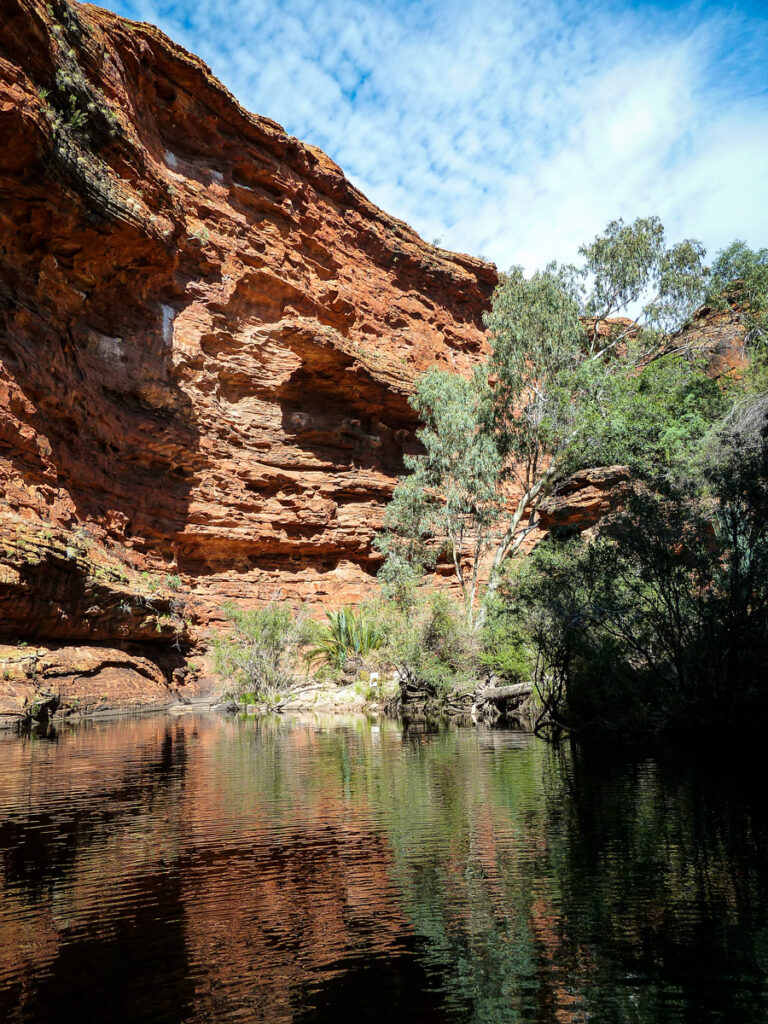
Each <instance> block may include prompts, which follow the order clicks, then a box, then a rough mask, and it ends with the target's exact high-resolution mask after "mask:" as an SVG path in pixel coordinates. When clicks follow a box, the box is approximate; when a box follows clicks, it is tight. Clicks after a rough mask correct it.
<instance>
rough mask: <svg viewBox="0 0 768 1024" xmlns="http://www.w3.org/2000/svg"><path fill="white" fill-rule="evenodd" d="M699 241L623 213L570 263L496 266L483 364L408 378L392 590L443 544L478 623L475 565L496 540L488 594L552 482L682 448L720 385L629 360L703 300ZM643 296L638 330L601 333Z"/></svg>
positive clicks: (388, 527)
mask: <svg viewBox="0 0 768 1024" xmlns="http://www.w3.org/2000/svg"><path fill="white" fill-rule="evenodd" d="M703 252H704V250H703V248H702V247H701V245H700V244H699V243H698V242H695V241H691V240H688V241H684V242H681V243H679V244H678V245H675V246H672V247H671V248H670V247H668V246H667V245H666V241H665V236H664V229H663V227H662V225H661V223H660V221H659V220H658V219H657V218H640V219H638V220H636V221H635V222H634V223H632V224H629V225H626V224H624V222H623V221H621V220H618V221H612V222H611V223H610V224H609V225H608V227H607V228H606V231H605V232H604V234H603V235H602V236H599V237H597V238H595V239H594V240H593V241H592V242H591V243H590V244H589V245H585V246H583V247H582V248H581V249H580V253H581V255H582V257H583V258H584V263H583V265H582V266H581V267H579V268H576V267H572V266H558V265H557V264H555V263H551V264H549V265H548V266H547V267H546V268H545V269H544V270H543V271H538V272H536V273H535V274H533V275H532V276H531V277H526V276H525V274H524V272H523V269H522V268H521V267H513V268H512V269H511V270H510V271H509V273H508V274H505V275H503V276H502V278H501V281H500V283H499V286H498V288H497V290H496V292H495V294H494V297H493V304H492V308H491V310H490V312H489V313H488V314H487V316H486V318H485V323H486V326H487V327H488V331H489V340H490V347H491V354H490V357H489V359H488V361H487V364H486V365H485V366H484V367H482V368H481V369H480V370H478V372H477V373H476V374H475V375H474V377H473V378H472V379H471V380H465V379H464V378H462V377H458V376H456V375H452V374H448V373H445V372H443V371H438V370H434V369H433V370H430V371H429V372H428V373H427V374H425V376H424V377H423V378H422V379H421V381H420V382H419V385H418V389H417V393H416V396H415V398H414V400H413V402H412V404H413V406H414V408H415V409H416V411H417V412H418V413H419V415H420V416H421V418H422V421H423V423H424V426H423V428H422V429H421V431H420V432H419V439H420V440H421V442H422V445H423V446H424V454H423V455H420V456H418V457H415V458H409V459H406V460H405V461H406V468H407V469H408V470H409V471H410V473H409V476H408V477H406V478H405V479H404V480H403V481H401V483H400V486H399V487H398V488H397V490H396V491H395V495H394V499H393V504H392V506H391V509H390V511H389V512H388V518H387V520H386V522H385V533H384V534H383V536H382V537H381V538H380V540H379V542H378V547H379V550H381V551H382V552H383V553H384V554H385V555H386V561H385V564H384V567H383V569H382V572H381V578H382V581H383V583H384V585H385V587H386V590H387V593H389V594H391V595H393V596H396V597H397V599H398V600H400V601H401V603H403V604H406V605H407V603H408V602H409V601H412V600H413V591H414V586H415V582H416V580H417V579H418V578H419V576H420V575H421V574H422V573H423V572H424V570H425V569H426V568H427V567H428V566H427V560H426V558H425V556H424V553H425V552H430V553H431V554H432V556H434V554H435V550H436V546H437V545H439V544H440V543H441V542H442V541H443V540H446V541H447V546H448V550H449V553H450V554H451V556H452V559H453V565H454V571H455V573H456V577H457V579H458V581H459V584H460V586H461V589H462V593H463V595H464V600H465V604H466V607H467V612H468V615H469V617H470V619H471V620H472V621H473V623H474V624H478V623H481V622H482V619H483V612H482V609H481V610H480V612H479V613H477V612H476V610H475V609H476V600H477V597H478V578H479V566H480V564H481V562H482V560H483V558H484V557H485V556H486V555H487V554H490V553H491V552H492V558H491V568H490V583H489V591H490V592H491V593H492V592H493V590H494V589H495V587H496V586H497V584H498V579H499V573H500V570H501V567H502V564H503V563H504V560H505V559H506V558H507V556H508V555H510V554H514V552H515V551H517V550H518V549H519V547H520V545H521V543H522V541H523V540H524V538H525V537H526V535H527V534H528V533H529V532H530V530H532V529H533V528H535V525H536V518H537V509H538V504H539V502H540V501H541V499H542V498H543V497H544V495H545V493H546V490H547V488H548V487H549V486H550V484H551V483H552V481H554V480H555V479H556V478H557V477H560V476H564V475H566V474H567V473H569V472H571V471H573V469H575V468H578V467H581V466H584V465H590V464H591V465H594V464H596V463H600V462H605V461H610V462H628V463H630V464H631V465H632V466H633V467H637V468H638V469H642V470H643V471H646V470H654V471H655V470H656V469H657V468H658V467H659V466H661V467H666V466H669V465H671V464H672V463H673V462H674V460H675V459H678V458H686V457H688V455H689V452H690V449H691V447H692V446H693V445H694V444H695V442H696V440H697V439H698V437H699V436H700V435H701V433H703V432H704V431H705V430H706V429H707V427H708V426H709V424H710V423H711V422H712V420H713V418H714V416H716V415H718V414H719V413H720V412H721V411H722V408H723V403H722V402H720V400H719V399H720V397H721V396H720V395H719V394H716V393H715V389H716V385H713V384H711V382H700V381H698V380H694V376H695V375H694V373H693V371H692V370H691V369H690V367H688V366H685V365H684V364H683V363H682V362H677V363H675V364H674V365H673V364H672V363H665V365H664V367H663V368H662V369H660V368H656V369H647V370H644V371H643V372H642V373H640V374H639V376H638V367H639V365H641V363H642V362H643V361H645V360H647V358H648V356H649V355H650V354H651V353H652V352H654V351H656V350H657V349H658V347H659V345H660V342H661V340H662V339H663V337H664V333H665V332H668V331H670V330H673V329H675V328H676V327H678V326H679V325H680V324H681V323H683V322H684V320H685V319H686V317H687V316H688V315H689V314H690V312H691V311H692V309H693V308H694V307H695V306H696V304H697V303H698V302H699V301H700V300H701V298H702V297H703V294H704V288H705V280H706V272H705V269H704V267H703V265H702V257H703ZM640 302H642V303H643V305H642V311H641V315H640V321H641V326H642V328H643V329H642V330H641V331H640V336H639V337H637V338H636V335H637V325H636V324H631V325H626V324H624V325H622V324H619V325H614V326H613V327H611V329H610V330H608V331H607V332H606V331H605V330H603V329H598V328H599V327H600V321H603V320H604V319H605V318H606V317H611V316H615V314H617V313H621V312H622V311H626V309H627V307H628V306H636V305H637V304H638V303H640ZM584 317H591V318H593V319H592V320H591V322H590V323H589V329H587V325H586V324H585V320H584ZM603 326H604V325H603ZM635 377H637V379H636V380H635ZM638 424H640V426H641V427H642V428H643V429H644V433H643V436H640V437H639V436H638V435H639V434H640V430H639V429H638ZM513 487H514V491H515V492H516V495H519V498H518V500H517V503H516V504H514V505H511V504H510V501H509V497H510V493H511V490H512V488H513ZM430 539H431V540H432V544H431V546H430V543H429V541H430ZM409 545H410V546H409ZM467 561H468V563H469V564H468V567H467V564H466V563H467Z"/></svg>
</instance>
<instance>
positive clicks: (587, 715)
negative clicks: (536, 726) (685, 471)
mask: <svg viewBox="0 0 768 1024" xmlns="http://www.w3.org/2000/svg"><path fill="white" fill-rule="evenodd" d="M767 428H768V400H766V398H765V396H763V397H761V398H760V399H758V400H756V401H753V402H751V403H749V404H745V405H744V406H743V407H742V408H741V409H740V410H739V412H738V414H737V415H735V416H734V417H732V419H731V422H730V423H729V424H728V426H727V428H726V429H725V430H724V431H721V433H720V435H719V437H718V440H717V443H716V444H715V445H713V447H712V449H711V450H710V452H709V454H708V459H709V461H708V464H707V466H706V469H705V482H706V483H707V485H708V487H709V489H710V494H709V495H704V494H702V493H696V492H692V491H691V490H690V489H684V488H682V487H678V488H672V489H671V493H669V494H666V495H659V494H655V493H653V492H650V491H646V492H642V491H641V492H639V493H638V494H637V496H636V497H635V499H634V501H633V502H632V503H631V505H630V507H629V508H628V509H627V510H626V511H625V512H624V513H623V514H621V515H619V516H617V517H615V518H614V519H613V520H612V521H610V522H609V523H608V524H606V525H605V526H604V528H603V529H602V531H601V534H600V535H599V537H598V538H597V540H596V541H595V542H594V543H591V544H585V543H575V542H574V543H572V544H568V545H556V544H549V545H544V546H542V547H541V548H540V549H539V550H538V551H537V552H536V553H535V555H534V556H533V557H532V558H531V560H530V562H529V564H528V566H527V567H526V571H525V572H524V573H522V574H521V577H520V579H519V580H518V583H517V586H516V590H515V594H514V602H515V605H516V607H517V609H518V610H519V609H522V610H523V612H524V615H525V620H526V625H527V628H528V630H529V631H530V634H531V636H532V637H533V639H534V641H535V643H536V646H537V648H538V651H539V654H540V658H539V663H538V680H539V683H540V686H541V688H542V694H543V697H544V700H545V703H546V705H547V707H548V709H549V712H550V714H551V715H552V717H553V719H555V720H557V721H560V722H565V723H566V724H568V725H571V726H574V727H577V728H579V729H582V730H584V731H589V730H594V731H613V732H616V733H619V734H621V735H624V736H631V735H636V734H638V733H645V732H648V731H655V730H658V729H662V728H682V729H686V728H701V727H710V728H718V727H723V728H727V727H729V726H730V727H737V726H738V727H741V726H743V724H744V723H746V722H751V723H752V724H758V723H764V722H765V721H766V720H767V719H768V694H766V691H765V687H764V679H763V672H764V665H765V664H766V661H767V660H768V441H767V440H766V434H767Z"/></svg>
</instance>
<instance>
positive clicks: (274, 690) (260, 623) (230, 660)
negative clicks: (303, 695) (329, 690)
mask: <svg viewBox="0 0 768 1024" xmlns="http://www.w3.org/2000/svg"><path fill="white" fill-rule="evenodd" d="M224 614H225V615H226V618H227V620H228V622H229V623H230V624H231V627H232V630H231V633H230V634H229V635H228V636H223V637H219V638H218V639H216V640H215V641H214V643H213V651H214V666H215V670H216V672H218V673H219V674H220V675H222V676H223V677H224V678H225V679H227V680H228V681H229V683H230V688H229V689H228V690H227V696H231V697H234V698H239V697H240V695H241V694H244V693H251V694H256V695H258V696H259V699H260V700H271V699H274V698H275V697H276V696H277V695H278V694H279V693H280V692H281V691H283V690H285V689H286V688H287V687H288V686H289V685H290V684H291V682H292V681H293V679H294V677H295V673H296V656H297V654H298V651H299V649H300V647H301V646H302V645H303V644H304V643H305V642H306V641H307V639H308V626H307V622H306V619H305V618H304V616H303V615H302V614H301V613H298V614H297V613H296V612H295V611H294V609H293V608H292V607H291V606H290V605H288V604H286V603H282V604H269V605H267V606H266V607H265V608H258V609H248V610H245V609H242V608H238V607H237V606H236V605H234V604H226V605H225V606H224Z"/></svg>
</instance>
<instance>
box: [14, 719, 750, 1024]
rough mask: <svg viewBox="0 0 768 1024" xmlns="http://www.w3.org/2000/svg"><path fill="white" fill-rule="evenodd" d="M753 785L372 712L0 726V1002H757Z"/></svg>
mask: <svg viewBox="0 0 768 1024" xmlns="http://www.w3.org/2000/svg"><path fill="white" fill-rule="evenodd" d="M757 778H758V776H756V775H755V773H754V772H752V771H750V770H749V768H748V767H744V766H741V767H739V766H738V765H736V766H734V765H733V764H732V763H731V762H730V761H726V762H725V764H724V763H723V762H722V761H720V762H718V763H712V761H711V760H710V762H709V763H707V762H706V761H705V762H703V763H702V762H701V761H699V760H696V759H693V758H691V757H690V755H685V756H684V755H682V754H678V755H677V756H675V757H669V758H667V759H666V760H665V761H663V762H659V761H658V760H655V759H637V758H636V759H634V760H632V761H626V760H624V761H622V760H618V759H614V760H607V759H606V758H605V757H604V756H598V755H597V754H595V753H592V754H590V755H589V756H586V755H585V754H584V752H581V753H579V752H578V751H576V750H574V749H571V748H570V747H568V746H566V747H564V748H562V749H559V750H554V749H552V748H550V747H547V746H546V745H544V744H543V743H542V742H540V741H538V740H536V739H534V738H532V737H529V736H526V735H524V734H521V733H517V732H512V731H500V730H494V731H476V730H472V729H464V730H462V729H445V730H442V731H435V732H424V731H415V730H409V729H406V728H404V727H403V725H402V724H401V723H397V722H391V721H384V722H379V721H369V720H367V719H365V718H363V717H357V718H349V719H339V718H332V719H323V718H299V717H297V718H288V717H286V718H261V719H256V720H253V719H251V720H244V721H241V720H237V719H231V718H223V717H222V718H220V717H216V716H213V715H208V716H205V715H198V716H190V717H184V718H178V719H170V718H163V717H158V718H151V719H137V720H130V721H122V722H117V723H111V724H102V725H90V726H81V727H79V728H77V729H64V730H62V731H60V732H59V733H58V734H51V735H50V736H49V737H47V738H46V737H41V736H38V737H35V736H31V737H25V738H21V737H5V738H3V739H0V1021H8V1022H14V1024H15V1022H19V1024H21V1022H24V1024H28V1022H45V1024H59V1022H62V1024H67V1022H69V1021H78V1022H82V1024H87V1022H99V1024H101V1022H109V1024H123V1022H126V1024H127V1022H131V1024H144V1022H155V1021H156V1022H164V1024H165V1022H167V1024H171V1022H182V1021H189V1022H196V1024H202V1022H206V1024H207V1022H211V1024H223V1022H229V1021H265V1022H266V1021H269V1022H280V1021H294V1022H321V1021H322V1022H334V1024H335V1022H347V1021H349V1022H352V1021H354V1022H356V1024H357V1022H366V1024H375V1022H383V1021H392V1022H395V1021H396V1022H411V1021H414V1022H416V1021H418V1022H419V1024H422V1022H423V1024H432V1022H443V1021H446V1022H447V1021H455V1022H465V1021H476V1022H478V1024H496V1022H513V1021H520V1022H536V1024H539V1022H548V1021H557V1022H564V1021H569V1022H570V1021H574V1022H575V1021H592V1022H597V1024H612V1022H625V1021H627V1022H629V1021H631V1022H638V1024H657V1022H666V1021H670V1022H683V1021H685V1022H691V1024H694V1022H695V1024H701V1022H710V1021H723V1022H739V1024H750V1022H753V1021H754V1022H757V1021H761V1022H762V1021H765V1020H766V1019H768V913H767V912H766V911H767V906H766V896H767V895H768V863H767V858H768V813H767V811H768V809H767V808H766V803H765V800H764V791H763V788H762V787H760V786H759V784H758V782H757Z"/></svg>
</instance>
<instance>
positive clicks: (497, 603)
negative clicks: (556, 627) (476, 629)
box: [480, 582, 535, 683]
mask: <svg viewBox="0 0 768 1024" xmlns="http://www.w3.org/2000/svg"><path fill="white" fill-rule="evenodd" d="M502 587H504V583H503V582H502ZM481 644H482V648H481V651H480V662H481V664H482V665H483V666H485V668H486V669H488V670H489V671H490V672H492V673H493V674H494V675H497V676H501V677H502V678H503V679H505V680H508V681H509V682H512V683H516V682H527V681H528V680H530V679H532V678H533V674H534V667H535V654H534V647H533V643H532V640H531V637H530V634H529V633H528V631H527V630H526V628H525V624H524V619H523V617H522V616H521V615H520V614H519V612H518V611H517V610H516V609H515V608H513V607H511V606H510V604H509V603H508V602H507V601H504V600H501V599H500V597H499V596H498V595H495V596H494V598H493V599H492V600H491V601H490V602H489V606H488V609H487V615H486V619H485V622H484V624H483V631H482V635H481Z"/></svg>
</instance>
